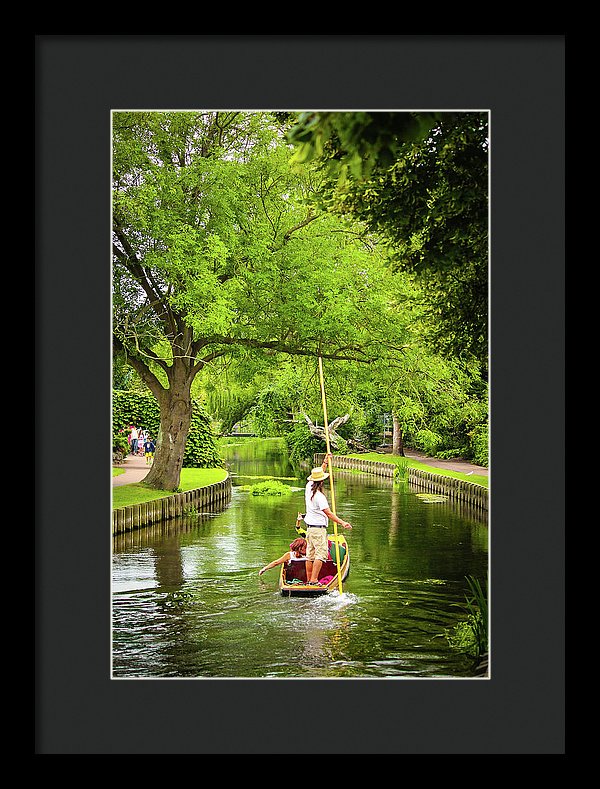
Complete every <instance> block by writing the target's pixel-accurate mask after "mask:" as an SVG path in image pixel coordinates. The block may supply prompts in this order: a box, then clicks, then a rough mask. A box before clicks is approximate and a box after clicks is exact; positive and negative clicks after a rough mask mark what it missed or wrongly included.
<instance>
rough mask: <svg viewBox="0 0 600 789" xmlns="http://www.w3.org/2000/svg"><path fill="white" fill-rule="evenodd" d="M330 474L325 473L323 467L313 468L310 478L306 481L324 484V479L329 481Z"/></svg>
mask: <svg viewBox="0 0 600 789" xmlns="http://www.w3.org/2000/svg"><path fill="white" fill-rule="evenodd" d="M328 476H329V474H327V473H326V472H325V471H323V469H322V467H321V466H317V468H313V470H312V472H311V474H310V477H307V478H306V479H308V480H310V481H311V482H322V481H323V480H324V479H327V477H328Z"/></svg>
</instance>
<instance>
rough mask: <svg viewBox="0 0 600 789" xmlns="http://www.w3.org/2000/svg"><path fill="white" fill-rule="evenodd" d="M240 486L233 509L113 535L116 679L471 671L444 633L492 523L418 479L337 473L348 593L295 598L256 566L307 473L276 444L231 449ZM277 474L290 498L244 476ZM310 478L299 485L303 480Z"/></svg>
mask: <svg viewBox="0 0 600 789" xmlns="http://www.w3.org/2000/svg"><path fill="white" fill-rule="evenodd" d="M227 452H228V458H229V462H230V464H231V470H232V471H233V472H234V473H235V476H234V477H233V481H234V488H233V492H232V498H231V502H230V503H229V505H228V506H227V507H226V508H225V509H224V510H223V511H222V512H214V513H202V514H199V515H190V516H185V517H182V518H178V519H175V520H173V521H168V522H165V523H162V524H158V525H155V526H151V527H148V528H145V529H142V530H139V531H136V532H130V533H127V534H123V535H118V536H117V537H116V538H115V539H114V541H113V676H114V677H115V678H120V677H162V678H169V677H195V678H199V679H200V678H211V677H215V678H218V677H273V678H275V677H300V678H315V677H335V678H349V677H369V678H377V677H407V678H408V677H423V678H432V677H446V676H448V677H470V676H472V665H471V661H470V660H469V659H468V658H465V656H463V655H461V654H457V653H456V652H454V651H453V650H451V649H450V647H449V644H448V639H447V638H446V637H445V631H446V630H447V629H450V628H452V627H453V626H454V625H455V624H456V623H457V622H459V621H460V619H461V618H464V617H463V612H462V610H461V609H460V608H459V605H458V604H462V603H464V598H465V592H466V591H467V588H466V581H465V576H467V575H474V576H475V577H478V578H481V579H483V578H485V577H486V574H487V558H488V557H487V554H488V530H487V526H486V524H485V522H484V521H482V519H481V518H480V517H479V518H475V517H472V516H469V515H466V514H465V513H464V511H463V510H462V509H459V508H458V507H457V506H454V505H452V504H451V503H448V502H444V503H437V504H431V503H425V502H424V501H422V500H421V499H419V497H418V496H416V495H415V492H414V491H411V490H410V489H409V488H408V486H407V485H399V486H394V485H393V483H392V482H391V480H387V479H384V478H377V477H373V476H371V475H366V474H356V473H353V472H341V471H340V472H337V473H336V476H335V485H336V500H337V502H338V509H339V510H340V511H343V512H344V514H345V515H346V516H347V517H348V519H349V520H351V521H352V522H353V524H354V526H355V528H354V529H353V531H352V532H349V533H347V536H349V540H350V553H351V569H350V575H349V577H348V580H347V581H346V583H345V584H344V592H343V594H342V595H341V596H340V595H339V594H338V593H337V592H336V593H334V594H332V595H327V596H325V597H319V598H313V599H311V598H284V597H282V596H281V595H279V593H278V589H277V578H278V575H277V570H270V571H268V572H267V573H265V575H263V576H261V577H259V576H258V569H259V568H260V567H262V566H264V565H265V564H266V563H267V562H269V561H270V560H271V559H273V558H276V557H278V556H280V555H281V554H282V553H283V552H284V551H285V550H286V549H287V546H288V545H289V543H290V542H291V540H292V539H294V537H295V532H294V523H295V518H296V513H297V511H298V510H299V509H300V510H302V509H303V506H302V504H303V496H302V489H303V484H304V480H305V477H306V474H307V472H306V469H303V468H295V467H293V466H292V464H290V462H289V460H288V458H287V456H286V455H285V453H284V452H282V447H281V443H280V442H278V441H267V442H244V443H240V445H238V446H235V447H231V448H230V449H228V450H227ZM265 476H266V477H278V478H281V480H282V481H285V483H286V484H288V485H289V486H290V495H289V496H283V497H277V498H271V497H264V496H253V495H252V494H251V493H250V492H249V491H248V490H243V489H242V486H243V485H245V484H251V483H252V482H255V481H257V478H258V477H263V478H264V477H265ZM294 488H299V490H294Z"/></svg>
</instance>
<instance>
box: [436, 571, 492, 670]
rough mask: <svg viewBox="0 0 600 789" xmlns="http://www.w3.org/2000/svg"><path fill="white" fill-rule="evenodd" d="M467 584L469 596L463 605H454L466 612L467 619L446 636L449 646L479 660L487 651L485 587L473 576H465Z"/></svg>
mask: <svg viewBox="0 0 600 789" xmlns="http://www.w3.org/2000/svg"><path fill="white" fill-rule="evenodd" d="M467 583H468V585H469V591H470V595H467V596H466V602H465V604H464V605H460V604H456V605H460V607H461V608H463V609H464V610H465V611H466V612H467V618H466V620H465V621H463V622H460V623H459V624H458V625H457V626H456V627H455V628H454V631H453V632H447V633H446V635H447V638H448V642H449V644H450V646H452V647H453V648H455V649H457V650H459V651H461V652H465V653H466V654H467V655H470V656H471V657H473V658H475V659H476V660H479V659H480V658H481V657H482V656H483V655H484V654H485V653H486V652H487V651H488V604H487V585H486V589H484V588H482V586H481V583H480V581H479V580H478V579H477V578H474V577H473V576H467Z"/></svg>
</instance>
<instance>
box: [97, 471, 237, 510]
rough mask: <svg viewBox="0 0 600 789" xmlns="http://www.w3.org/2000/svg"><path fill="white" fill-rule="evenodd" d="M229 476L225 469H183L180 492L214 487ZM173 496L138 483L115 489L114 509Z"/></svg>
mask: <svg viewBox="0 0 600 789" xmlns="http://www.w3.org/2000/svg"><path fill="white" fill-rule="evenodd" d="M119 470H120V469H119ZM227 474H228V472H227V470H226V469H224V468H183V469H181V478H180V480H179V487H180V489H181V490H180V491H179V492H182V491H186V490H195V489H196V488H205V487H206V486H207V485H214V484H215V482H222V481H223V480H224V479H227ZM172 495H173V491H172V490H154V488H148V487H147V486H146V485H144V483H143V482H137V483H132V484H131V485H120V486H118V487H116V488H113V491H112V504H113V509H119V507H128V506H129V505H130V504H143V503H144V502H145V501H154V499H162V498H164V497H165V496H172Z"/></svg>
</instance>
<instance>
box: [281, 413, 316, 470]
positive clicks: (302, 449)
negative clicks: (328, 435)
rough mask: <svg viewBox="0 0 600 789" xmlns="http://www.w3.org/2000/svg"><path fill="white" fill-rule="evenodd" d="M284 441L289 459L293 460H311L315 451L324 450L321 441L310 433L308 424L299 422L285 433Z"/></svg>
mask: <svg viewBox="0 0 600 789" xmlns="http://www.w3.org/2000/svg"><path fill="white" fill-rule="evenodd" d="M285 441H286V444H287V447H288V451H289V455H290V459H291V460H292V461H294V462H297V463H298V462H300V461H303V460H312V457H313V455H315V454H316V453H317V452H324V451H325V450H324V447H323V442H322V441H319V439H318V438H316V437H315V436H313V435H312V433H311V432H310V430H309V429H308V426H307V425H306V424H304V423H299V424H297V425H295V426H294V427H293V429H292V430H290V431H289V432H287V433H286V435H285Z"/></svg>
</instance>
